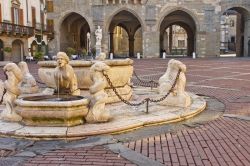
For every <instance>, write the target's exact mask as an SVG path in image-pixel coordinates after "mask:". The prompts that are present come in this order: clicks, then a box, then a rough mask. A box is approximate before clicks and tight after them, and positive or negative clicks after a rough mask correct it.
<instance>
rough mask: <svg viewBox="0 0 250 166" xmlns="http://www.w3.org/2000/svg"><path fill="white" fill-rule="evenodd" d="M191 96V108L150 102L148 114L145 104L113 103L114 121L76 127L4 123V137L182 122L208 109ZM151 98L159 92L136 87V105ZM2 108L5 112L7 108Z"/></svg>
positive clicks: (0, 127)
mask: <svg viewBox="0 0 250 166" xmlns="http://www.w3.org/2000/svg"><path fill="white" fill-rule="evenodd" d="M189 94H190V96H191V98H192V104H191V105H190V107H188V108H181V107H172V106H161V105H158V104H155V103H150V104H149V112H148V113H146V112H145V111H146V106H145V105H141V106H139V107H131V106H128V105H126V104H124V103H121V102H119V103H115V104H109V105H107V109H109V110H110V112H111V115H112V117H113V118H112V119H111V120H110V122H107V123H98V124H88V123H85V124H83V125H79V126H74V127H33V126H25V125H22V124H20V123H11V122H5V121H2V120H0V136H4V137H15V138H27V139H38V140H48V139H50V140H56V139H80V138H84V137H87V136H94V135H101V134H115V133H121V132H126V131H129V130H133V129H137V128H141V127H144V126H149V125H157V124H162V123H173V122H178V121H182V120H185V119H188V118H191V117H193V116H195V115H196V114H198V113H200V112H201V111H203V110H204V109H205V108H206V101H205V100H204V99H203V98H202V97H200V96H197V95H194V94H192V93H189ZM148 96H150V97H151V98H155V99H156V98H160V96H159V95H158V94H156V90H150V88H135V89H134V95H133V99H132V100H133V101H134V102H136V101H140V100H141V99H143V98H145V97H148ZM0 109H3V106H1V108H0Z"/></svg>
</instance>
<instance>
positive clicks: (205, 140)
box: [0, 58, 250, 166]
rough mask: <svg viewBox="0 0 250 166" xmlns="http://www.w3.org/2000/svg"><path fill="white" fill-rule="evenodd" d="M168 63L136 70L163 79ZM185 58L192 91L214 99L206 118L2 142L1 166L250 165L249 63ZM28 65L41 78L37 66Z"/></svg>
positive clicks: (141, 64)
mask: <svg viewBox="0 0 250 166" xmlns="http://www.w3.org/2000/svg"><path fill="white" fill-rule="evenodd" d="M168 60H169V59H164V60H163V59H141V60H135V65H134V68H135V72H136V73H137V75H138V76H139V77H140V78H141V79H143V80H151V79H152V80H158V79H159V77H160V76H161V75H162V74H163V73H165V71H166V68H167V62H168ZM180 60H181V61H182V62H184V63H185V64H186V65H187V67H188V71H187V82H188V86H187V90H188V91H191V92H193V93H196V94H200V95H204V96H210V98H208V99H207V101H208V108H207V110H206V111H205V112H203V113H201V115H199V116H197V117H195V118H194V119H191V120H187V121H185V122H181V123H176V124H170V125H161V126H154V127H148V128H143V129H141V130H137V131H133V132H128V133H125V134H120V135H115V136H101V137H93V138H87V139H86V140H80V141H70V142H68V141H31V140H17V139H11V138H1V139H0V156H1V158H0V165H26V166H28V165H36V166H37V165H124V166H125V165H246V166H248V165H250V117H249V115H250V86H249V83H250V68H249V66H250V59H249V58H211V59H195V60H193V59H189V58H183V59H180ZM29 67H30V71H31V73H32V74H33V75H34V76H35V77H36V78H37V65H36V64H29ZM0 78H1V79H4V75H3V73H2V70H1V71H0ZM133 82H134V85H138V84H139V82H138V80H136V78H135V77H134V78H133ZM41 86H42V84H41ZM223 112H224V113H223Z"/></svg>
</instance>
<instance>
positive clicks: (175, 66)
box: [158, 59, 191, 107]
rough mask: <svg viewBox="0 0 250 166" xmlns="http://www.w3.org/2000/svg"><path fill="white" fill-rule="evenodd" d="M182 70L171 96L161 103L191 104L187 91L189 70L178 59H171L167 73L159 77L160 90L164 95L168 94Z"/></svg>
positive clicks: (171, 104)
mask: <svg viewBox="0 0 250 166" xmlns="http://www.w3.org/2000/svg"><path fill="white" fill-rule="evenodd" d="M179 70H180V75H179V78H178V79H177V82H176V85H175V86H174V88H173V89H172V91H171V93H170V94H169V96H168V97H167V98H166V99H165V100H164V101H162V102H161V103H160V104H161V105H170V106H179V107H188V106H189V105H190V104H191V98H190V96H189V95H188V93H187V92H186V91H185V87H186V76H185V72H186V70H187V68H186V65H185V64H183V63H182V62H180V61H178V60H174V59H171V60H170V61H169V62H168V68H167V71H166V73H165V74H164V75H163V76H161V77H160V79H159V87H158V92H159V93H160V94H162V95H164V94H167V93H168V92H169V91H170V89H171V87H172V85H173V84H174V82H175V79H176V76H177V74H178V72H179Z"/></svg>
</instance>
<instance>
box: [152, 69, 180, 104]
mask: <svg viewBox="0 0 250 166" xmlns="http://www.w3.org/2000/svg"><path fill="white" fill-rule="evenodd" d="M180 74H181V70H179V71H178V73H177V75H176V78H175V80H174V83H173V85H172V87H171V89H170V90H169V91H168V93H167V94H166V95H165V96H163V97H161V98H160V99H157V100H154V99H150V100H149V101H150V102H152V103H158V102H161V101H163V100H165V99H166V98H167V97H168V95H169V94H170V93H171V92H173V90H174V87H175V85H176V84H177V81H178V79H179V77H180Z"/></svg>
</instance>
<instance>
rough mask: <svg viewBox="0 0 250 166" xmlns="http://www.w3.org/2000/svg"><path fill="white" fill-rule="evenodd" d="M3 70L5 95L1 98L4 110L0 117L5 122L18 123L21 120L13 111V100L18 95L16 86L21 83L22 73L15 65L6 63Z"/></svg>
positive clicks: (18, 91)
mask: <svg viewBox="0 0 250 166" xmlns="http://www.w3.org/2000/svg"><path fill="white" fill-rule="evenodd" d="M3 70H4V72H5V73H6V75H7V80H6V81H5V82H4V88H5V89H6V93H5V94H4V96H3V103H4V104H5V106H6V108H5V109H4V110H3V112H2V113H1V115H0V117H1V119H4V120H7V121H20V120H22V118H21V116H19V115H18V114H17V113H16V111H15V100H16V98H17V97H18V95H20V90H19V86H18V84H19V83H20V82H21V81H22V78H23V76H22V72H21V70H20V69H19V67H18V66H17V65H16V64H15V63H8V64H7V65H5V66H4V68H3Z"/></svg>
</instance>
